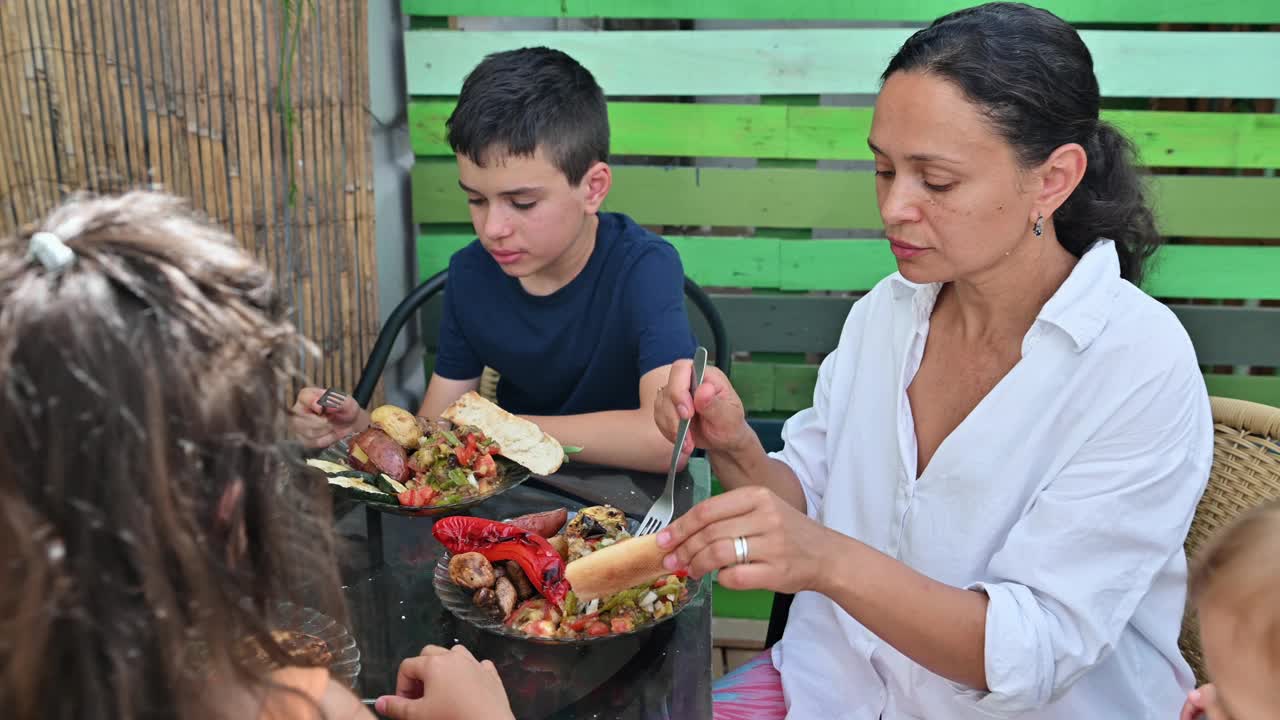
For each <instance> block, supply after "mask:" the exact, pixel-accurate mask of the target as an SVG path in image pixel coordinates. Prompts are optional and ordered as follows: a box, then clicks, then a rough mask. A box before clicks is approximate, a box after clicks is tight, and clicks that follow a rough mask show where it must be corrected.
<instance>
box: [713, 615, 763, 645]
mask: <svg viewBox="0 0 1280 720" xmlns="http://www.w3.org/2000/svg"><path fill="white" fill-rule="evenodd" d="M768 629H769V624H768V623H766V622H763V621H760V620H746V619H742V618H712V620H711V644H712V645H714V646H715V647H717V648H735V649H739V650H755V651H757V652H759V651H760V650H762V649H764V639H765V635H766V634H767V631H768Z"/></svg>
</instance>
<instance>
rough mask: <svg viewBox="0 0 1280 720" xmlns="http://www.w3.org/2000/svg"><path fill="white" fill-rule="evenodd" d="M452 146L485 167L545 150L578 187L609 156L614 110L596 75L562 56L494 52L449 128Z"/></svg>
mask: <svg viewBox="0 0 1280 720" xmlns="http://www.w3.org/2000/svg"><path fill="white" fill-rule="evenodd" d="M446 126H447V127H448V129H449V146H450V147H451V148H453V151H454V152H455V153H460V154H462V155H465V156H466V157H467V158H468V159H469V160H471V162H473V163H475V164H476V165H479V166H481V167H483V166H484V164H485V161H486V156H487V155H488V154H489V153H491V152H495V151H496V152H499V153H503V154H509V155H515V156H531V155H533V153H534V151H536V150H537V149H538V147H539V146H541V147H542V149H543V150H544V151H546V152H547V155H548V156H549V157H550V160H551V162H552V163H554V164H555V166H556V168H557V169H559V170H560V172H562V173H564V176H565V178H567V179H568V180H569V184H570V185H577V184H578V183H580V182H582V178H583V176H584V175H586V174H587V170H589V169H590V168H591V166H592V165H594V164H595V163H597V162H605V161H606V160H608V158H609V111H608V106H607V105H606V104H605V97H604V91H603V90H601V89H600V86H599V85H598V84H596V79H595V77H594V76H593V75H592V74H591V72H590V71H588V70H587V69H586V68H584V67H583V66H582V65H580V64H579V63H578V61H577V60H574V59H573V58H571V57H569V56H568V55H566V54H565V53H563V52H561V51H559V50H553V49H551V48H545V47H530V48H520V49H518V50H507V51H504V52H497V53H493V54H491V55H489V56H487V57H485V59H484V60H482V61H481V62H480V64H479V65H477V66H476V67H475V69H474V70H472V71H471V72H470V74H468V75H467V78H466V80H465V81H463V83H462V92H461V93H460V94H459V95H458V104H457V106H456V107H455V108H454V110H453V114H452V115H450V116H449V120H448V121H447V122H446Z"/></svg>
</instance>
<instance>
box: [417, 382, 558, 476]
mask: <svg viewBox="0 0 1280 720" xmlns="http://www.w3.org/2000/svg"><path fill="white" fill-rule="evenodd" d="M440 415H441V417H443V418H444V419H445V420H448V421H449V422H451V423H453V424H454V425H471V426H473V427H476V428H479V429H480V431H481V432H483V433H484V434H485V435H487V436H488V437H489V438H490V439H491V440H493V441H494V442H496V443H498V447H499V448H501V449H500V451H499V454H500V455H502V456H503V457H505V458H509V459H511V460H514V461H515V462H518V463H520V464H521V465H523V466H525V467H527V468H529V470H531V471H532V472H533V473H535V474H537V475H550V474H552V473H554V472H555V471H556V470H559V469H560V464H561V463H563V462H564V448H562V447H560V443H559V442H558V441H557V440H556V439H555V438H553V437H551V436H550V435H548V434H546V433H545V432H543V431H542V428H540V427H538V426H537V425H536V424H534V423H531V422H529V421H528V420H525V419H524V418H521V417H516V416H515V415H512V414H511V413H509V412H507V411H506V410H503V409H502V408H500V407H498V406H497V405H494V404H493V403H491V402H489V401H488V400H485V399H484V398H483V397H481V396H480V394H479V393H476V392H474V391H473V392H469V393H467V394H466V395H463V396H462V397H460V398H458V401H457V402H455V403H454V404H452V405H450V406H449V407H447V408H445V411H444V412H443V413H441V414H440Z"/></svg>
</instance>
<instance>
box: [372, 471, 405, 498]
mask: <svg viewBox="0 0 1280 720" xmlns="http://www.w3.org/2000/svg"><path fill="white" fill-rule="evenodd" d="M373 480H374V482H373V484H374V485H377V486H378V489H380V490H382V492H384V493H389V494H391V495H399V494H400V493H402V492H404V491H405V490H407V489H408V488H406V487H405V486H404V483H400V482H396V480H395V479H394V478H392V477H391V476H390V475H388V474H386V473H378V477H376V478H374V479H373Z"/></svg>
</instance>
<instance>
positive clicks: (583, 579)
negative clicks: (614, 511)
mask: <svg viewBox="0 0 1280 720" xmlns="http://www.w3.org/2000/svg"><path fill="white" fill-rule="evenodd" d="M666 556H667V553H666V552H665V551H663V550H662V549H660V548H659V547H658V536H657V535H656V534H654V535H642V536H640V537H637V538H628V539H626V540H623V541H621V542H619V543H617V544H614V545H610V546H609V547H606V548H601V549H599V550H596V551H595V552H593V553H591V554H590V555H588V556H586V557H583V558H578V559H577V560H574V561H573V562H571V563H569V564H568V565H566V566H565V568H564V577H565V579H566V580H568V581H569V587H570V589H572V590H573V594H574V595H577V596H578V599H579V600H582V601H590V600H594V599H596V598H603V597H608V596H610V595H612V594H614V593H617V592H622V591H623V590H626V589H627V588H632V587H635V586H637V585H642V584H644V583H649V582H653V581H654V580H656V579H658V578H660V577H662V576H663V575H670V574H671V571H670V570H667V569H666V568H664V567H662V559H663V558H665V557H666Z"/></svg>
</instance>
